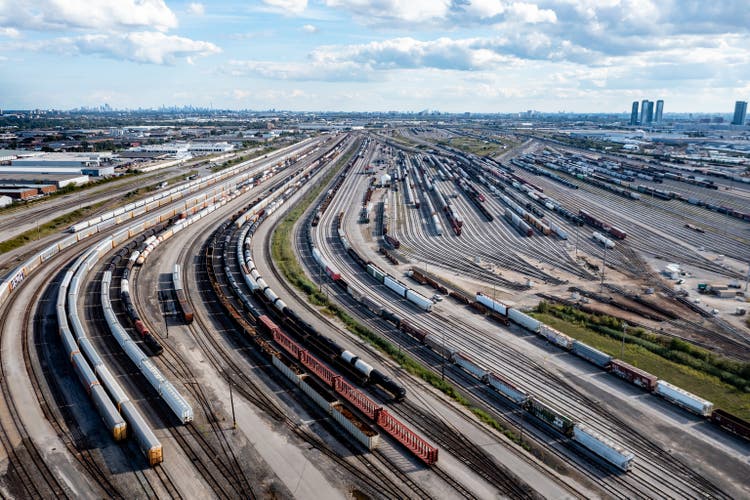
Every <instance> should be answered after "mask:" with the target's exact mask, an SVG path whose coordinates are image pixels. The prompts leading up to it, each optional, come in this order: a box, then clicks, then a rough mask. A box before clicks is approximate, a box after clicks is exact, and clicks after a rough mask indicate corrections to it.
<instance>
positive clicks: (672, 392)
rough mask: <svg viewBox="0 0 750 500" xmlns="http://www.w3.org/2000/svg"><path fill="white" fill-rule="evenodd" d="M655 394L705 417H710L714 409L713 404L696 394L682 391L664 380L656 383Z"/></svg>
mask: <svg viewBox="0 0 750 500" xmlns="http://www.w3.org/2000/svg"><path fill="white" fill-rule="evenodd" d="M654 392H655V393H656V394H658V395H660V396H661V397H663V398H664V399H666V400H667V401H670V402H672V403H674V404H676V405H677V406H681V407H683V408H685V409H686V410H689V411H691V412H693V413H697V414H698V415H702V416H704V417H707V416H709V415H710V414H711V411H713V408H714V404H713V403H712V402H710V401H706V400H705V399H702V398H700V397H698V396H696V395H695V394H691V393H689V392H687V391H686V390H683V389H680V388H679V387H677V386H674V385H672V384H670V383H669V382H665V381H663V380H658V381H657V382H656V389H655V390H654Z"/></svg>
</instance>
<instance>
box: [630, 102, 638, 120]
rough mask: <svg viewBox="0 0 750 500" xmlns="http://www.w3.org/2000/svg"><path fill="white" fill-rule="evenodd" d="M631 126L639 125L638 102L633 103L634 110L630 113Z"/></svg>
mask: <svg viewBox="0 0 750 500" xmlns="http://www.w3.org/2000/svg"><path fill="white" fill-rule="evenodd" d="M630 124H631V125H638V101H633V110H632V111H631V112H630Z"/></svg>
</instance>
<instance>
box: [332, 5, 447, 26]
mask: <svg viewBox="0 0 750 500" xmlns="http://www.w3.org/2000/svg"><path fill="white" fill-rule="evenodd" d="M325 3H326V5H327V6H328V7H336V8H342V9H345V10H348V11H350V12H352V13H353V14H355V15H356V16H358V17H359V18H360V19H361V20H362V21H364V22H365V23H366V24H372V23H380V22H388V21H399V22H405V23H424V22H430V21H434V20H440V19H445V18H446V17H447V15H448V12H449V11H450V6H451V0H325Z"/></svg>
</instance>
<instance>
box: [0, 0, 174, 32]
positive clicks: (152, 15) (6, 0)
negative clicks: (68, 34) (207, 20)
mask: <svg viewBox="0 0 750 500" xmlns="http://www.w3.org/2000/svg"><path fill="white" fill-rule="evenodd" d="M0 26H5V27H16V28H22V29H31V30H63V29H75V28H96V29H105V28H110V29H118V30H119V29H130V28H143V27H147V28H150V29H155V30H158V31H167V30H168V29H170V28H174V27H176V26H177V16H175V14H174V12H172V11H171V10H170V9H169V7H167V5H166V4H165V3H164V0H96V1H92V0H23V1H15V0H0Z"/></svg>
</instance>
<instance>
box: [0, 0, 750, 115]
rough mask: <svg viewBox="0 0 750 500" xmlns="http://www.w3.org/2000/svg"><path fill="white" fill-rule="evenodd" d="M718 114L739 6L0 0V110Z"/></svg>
mask: <svg viewBox="0 0 750 500" xmlns="http://www.w3.org/2000/svg"><path fill="white" fill-rule="evenodd" d="M642 99H651V100H656V99H664V101H665V113H669V112H722V113H731V112H732V109H733V106H734V102H735V101H736V100H750V6H749V5H748V0H684V1H680V0H658V1H649V0H538V1H524V0H518V1H514V0H511V1H506V0H245V1H235V0H214V1H210V2H209V1H204V2H192V1H165V0H0V108H4V109H19V108H20V109H28V108H56V109H70V108H75V107H79V106H100V105H104V104H105V103H106V104H109V105H110V106H112V107H113V108H118V109H120V108H138V107H144V108H148V107H159V106H162V105H164V106H183V105H194V106H201V107H213V108H227V109H258V110H266V109H272V108H274V109H284V110H294V111H327V110H328V111H391V110H397V111H421V110H439V111H445V112H464V111H469V112H499V113H506V112H518V111H523V110H528V109H534V110H539V111H544V112H558V111H566V112H585V113H590V112H629V109H630V104H631V102H632V101H634V100H638V101H640V100H642Z"/></svg>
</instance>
